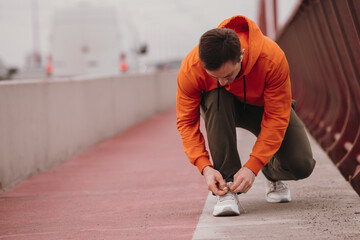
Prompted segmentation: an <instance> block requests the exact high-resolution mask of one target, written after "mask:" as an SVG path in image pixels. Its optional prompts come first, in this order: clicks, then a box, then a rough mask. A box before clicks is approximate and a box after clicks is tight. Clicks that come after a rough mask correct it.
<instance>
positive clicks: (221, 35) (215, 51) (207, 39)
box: [199, 28, 241, 70]
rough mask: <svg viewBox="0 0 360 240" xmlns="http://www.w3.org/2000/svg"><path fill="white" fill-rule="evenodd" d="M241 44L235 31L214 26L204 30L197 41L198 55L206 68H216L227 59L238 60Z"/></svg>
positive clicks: (235, 61)
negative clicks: (198, 41)
mask: <svg viewBox="0 0 360 240" xmlns="http://www.w3.org/2000/svg"><path fill="white" fill-rule="evenodd" d="M240 49H241V44H240V40H239V37H238V35H237V34H236V32H235V31H233V30H231V29H228V28H215V29H211V30H209V31H207V32H205V33H204V34H203V35H202V36H201V38H200V43H199V57H200V61H201V64H202V66H203V67H204V68H205V69H207V70H217V69H219V68H220V67H221V65H222V64H224V63H225V62H227V61H229V60H230V61H233V62H234V63H237V62H239V61H240V54H241V53H240Z"/></svg>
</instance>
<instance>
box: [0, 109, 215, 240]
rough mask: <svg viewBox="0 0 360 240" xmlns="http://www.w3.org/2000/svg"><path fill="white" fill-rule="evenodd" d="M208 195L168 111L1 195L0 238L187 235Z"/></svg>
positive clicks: (166, 236)
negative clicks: (185, 151) (185, 152)
mask: <svg viewBox="0 0 360 240" xmlns="http://www.w3.org/2000/svg"><path fill="white" fill-rule="evenodd" d="M207 193H208V191H207V189H206V187H205V183H204V180H203V178H202V176H201V175H200V174H199V173H198V172H197V169H196V168H195V167H193V166H192V165H191V164H190V163H189V162H188V160H187V158H186V156H185V154H184V153H183V150H182V144H181V140H180V136H179V134H178V132H177V130H176V115H175V111H174V109H172V110H170V111H168V112H166V113H163V114H160V115H156V116H154V117H152V118H151V119H149V120H148V121H146V122H144V123H141V124H139V125H136V126H134V127H132V128H131V129H129V130H127V131H126V132H124V133H122V134H120V135H118V136H116V137H114V138H112V139H109V140H107V141H104V142H102V143H100V144H98V145H96V146H94V147H93V148H91V149H89V150H87V151H85V152H83V153H81V154H79V155H78V156H75V157H73V158H71V159H69V160H67V161H66V162H64V163H62V164H60V165H58V166H56V167H55V168H53V169H51V170H49V171H47V172H45V173H42V174H39V175H36V176H34V177H32V178H30V179H29V180H27V181H25V182H23V183H21V184H19V185H17V186H15V187H14V188H12V189H10V190H8V191H7V192H5V193H2V194H0V239H26V240H32V239H48V240H49V239H191V237H192V235H193V232H194V230H195V227H196V225H197V223H198V220H199V217H200V215H201V212H202V209H203V206H204V203H205V200H206V197H207Z"/></svg>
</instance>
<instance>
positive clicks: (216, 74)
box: [205, 61, 241, 86]
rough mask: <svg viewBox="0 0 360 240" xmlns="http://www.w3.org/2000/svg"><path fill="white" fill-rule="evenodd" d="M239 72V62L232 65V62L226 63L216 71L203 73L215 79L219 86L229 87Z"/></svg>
mask: <svg viewBox="0 0 360 240" xmlns="http://www.w3.org/2000/svg"><path fill="white" fill-rule="evenodd" d="M240 70H241V61H239V62H237V63H234V62H233V61H227V62H225V63H224V64H223V65H221V67H220V68H219V69H217V70H207V69H205V71H206V72H207V73H208V74H209V75H210V76H211V77H213V78H215V79H216V80H217V81H218V82H219V83H220V85H221V86H227V85H230V84H231V83H233V82H234V81H235V77H236V76H237V75H238V73H239V72H240Z"/></svg>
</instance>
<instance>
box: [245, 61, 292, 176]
mask: <svg viewBox="0 0 360 240" xmlns="http://www.w3.org/2000/svg"><path fill="white" fill-rule="evenodd" d="M269 67H270V70H269V72H268V74H267V78H266V80H265V90H264V114H263V118H262V122H261V131H260V134H259V136H258V138H257V141H256V142H255V144H254V147H253V150H252V153H251V154H250V159H249V160H248V161H247V162H246V164H245V165H244V166H246V167H248V168H249V169H251V170H252V171H253V172H254V173H255V174H258V172H259V171H260V169H261V168H262V167H263V166H265V165H266V164H267V163H268V162H269V160H270V158H271V157H272V156H273V155H274V154H275V153H276V152H277V151H278V149H279V148H280V146H281V143H282V141H283V139H284V136H285V132H286V129H287V126H288V124H289V118H290V111H291V86H290V78H289V65H288V63H287V61H286V58H285V55H284V54H282V57H281V60H280V62H279V63H278V64H274V63H271V65H270V66H269Z"/></svg>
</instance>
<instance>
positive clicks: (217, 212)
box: [213, 182, 240, 217]
mask: <svg viewBox="0 0 360 240" xmlns="http://www.w3.org/2000/svg"><path fill="white" fill-rule="evenodd" d="M227 184H228V185H229V186H230V185H231V184H232V183H231V182H229V183H227ZM239 215H240V211H239V199H238V197H237V194H236V193H233V192H231V191H228V192H227V193H226V194H225V195H223V196H217V203H216V205H215V207H214V211H213V216H215V217H217V216H239Z"/></svg>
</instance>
